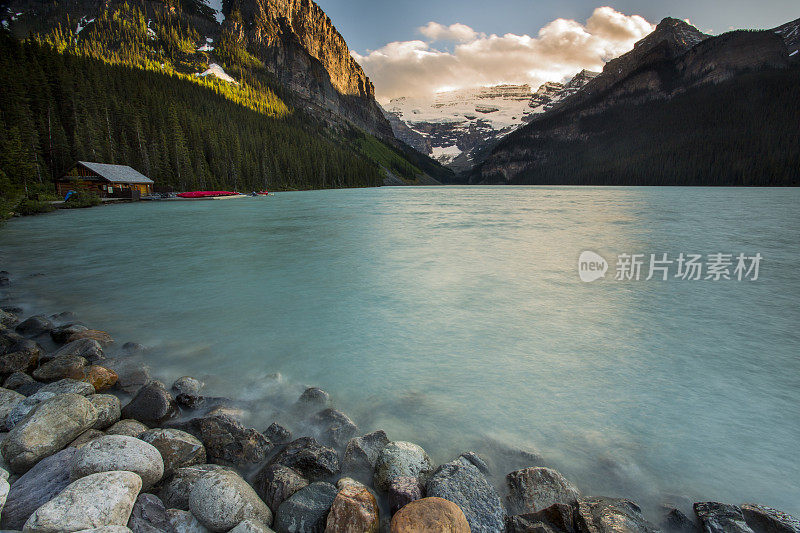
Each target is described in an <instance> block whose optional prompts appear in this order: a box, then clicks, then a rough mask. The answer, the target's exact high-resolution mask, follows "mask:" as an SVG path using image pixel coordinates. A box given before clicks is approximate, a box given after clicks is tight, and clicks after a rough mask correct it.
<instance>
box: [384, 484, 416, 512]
mask: <svg viewBox="0 0 800 533" xmlns="http://www.w3.org/2000/svg"><path fill="white" fill-rule="evenodd" d="M388 492H389V494H388V498H389V512H391V513H392V514H394V513H396V512H397V511H399V510H400V509H402V508H403V507H405V506H406V505H408V504H409V503H411V502H413V501H416V500H419V499H421V498H422V487H421V486H420V484H419V480H418V479H417V478H415V477H406V476H399V477H396V478H393V479H392V482H391V484H390V485H389V491H388Z"/></svg>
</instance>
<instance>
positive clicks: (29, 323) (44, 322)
mask: <svg viewBox="0 0 800 533" xmlns="http://www.w3.org/2000/svg"><path fill="white" fill-rule="evenodd" d="M54 327H55V325H54V324H53V323H52V322H51V321H50V320H49V319H48V318H47V317H45V316H42V315H35V316H32V317H30V318H28V319H26V320H23V321H22V322H20V323H19V324H17V327H16V328H14V331H16V332H17V333H19V334H20V335H25V336H26V337H36V336H38V335H41V334H42V333H47V332H48V331H50V330H51V329H53V328H54Z"/></svg>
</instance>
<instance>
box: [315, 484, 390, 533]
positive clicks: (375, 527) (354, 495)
mask: <svg viewBox="0 0 800 533" xmlns="http://www.w3.org/2000/svg"><path fill="white" fill-rule="evenodd" d="M379 530H380V511H379V510H378V502H377V501H376V500H375V496H373V495H372V493H371V492H370V491H369V490H368V489H367V488H366V487H363V486H357V485H350V486H347V487H345V488H343V489H342V490H340V491H339V493H338V494H337V495H336V498H335V499H334V500H333V504H332V505H331V510H330V512H329V513H328V518H327V520H326V526H325V533H357V532H358V533H378V531H379Z"/></svg>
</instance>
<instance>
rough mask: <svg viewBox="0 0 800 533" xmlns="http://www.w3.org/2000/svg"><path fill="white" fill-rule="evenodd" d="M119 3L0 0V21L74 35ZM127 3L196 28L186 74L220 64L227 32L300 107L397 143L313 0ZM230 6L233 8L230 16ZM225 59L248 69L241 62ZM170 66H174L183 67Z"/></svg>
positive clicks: (18, 29)
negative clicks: (196, 37)
mask: <svg viewBox="0 0 800 533" xmlns="http://www.w3.org/2000/svg"><path fill="white" fill-rule="evenodd" d="M122 3H123V2H122V0H53V1H52V2H42V1H40V0H6V2H0V20H2V24H3V26H5V27H7V28H9V29H10V30H11V31H12V33H14V34H15V35H16V36H17V37H18V38H25V37H27V36H29V35H31V34H33V33H41V34H46V33H48V32H49V31H52V30H53V29H54V28H56V27H59V26H60V27H61V28H63V29H65V30H70V31H72V32H76V36H75V39H76V41H77V40H78V38H79V37H80V36H79V35H78V33H80V31H83V28H86V27H87V25H88V24H91V21H93V20H95V19H96V18H97V17H98V16H100V14H101V13H103V12H104V11H107V10H113V9H115V8H116V7H118V6H120V5H122ZM127 3H128V4H131V5H135V6H137V7H138V8H140V9H142V11H143V12H144V13H145V14H146V16H147V18H148V20H153V21H155V20H158V19H159V18H163V17H164V13H169V15H170V16H175V17H178V18H179V19H180V23H181V26H182V27H183V28H190V29H191V30H192V31H196V32H197V34H198V35H199V36H200V41H199V42H197V43H196V46H197V52H186V55H187V57H186V58H185V59H186V61H185V62H184V63H185V65H186V67H185V68H184V72H185V73H192V69H194V71H198V72H203V71H204V70H205V69H206V68H208V66H209V65H210V64H211V63H223V62H224V60H225V59H226V58H224V57H222V55H221V54H218V52H220V46H219V45H220V42H221V40H222V39H223V37H224V36H225V35H229V36H232V37H233V40H234V41H235V43H236V46H237V47H241V48H242V49H243V50H245V51H246V52H247V53H248V54H251V55H252V56H253V57H255V58H256V59H257V60H258V61H260V62H261V63H263V65H264V67H266V69H267V70H269V71H270V72H271V73H272V74H273V76H274V77H275V78H276V79H277V81H278V82H280V83H281V84H282V85H284V86H285V87H287V88H288V89H290V90H291V91H292V92H294V93H295V94H296V95H297V96H298V97H299V99H300V101H299V102H297V104H298V105H299V106H301V107H305V108H306V110H308V111H309V112H311V113H313V114H315V115H317V116H319V117H321V118H323V119H326V120H328V121H329V122H330V123H332V124H336V123H341V122H342V121H346V122H350V123H352V124H354V125H356V126H358V127H360V128H362V129H364V130H366V131H367V132H369V133H372V134H373V135H376V136H377V137H380V138H381V139H383V140H386V141H388V142H390V143H392V144H395V143H396V142H397V141H396V139H395V137H394V135H393V134H392V129H391V126H390V125H389V123H388V121H387V120H386V118H385V117H384V116H383V113H382V111H381V109H380V106H378V104H377V102H376V101H375V89H374V87H373V85H372V82H371V81H370V80H369V78H367V76H366V75H365V74H364V71H363V70H362V69H361V66H359V64H358V63H357V62H356V61H355V60H354V59H353V58H352V57H351V55H350V50H349V48H348V47H347V43H346V42H345V40H344V38H343V37H342V36H341V35H340V34H339V32H338V31H337V30H336V28H335V27H334V25H333V23H332V22H331V20H330V18H329V17H328V16H327V15H326V14H325V12H324V11H323V10H322V9H321V8H320V7H319V6H318V5H317V4H316V3H314V2H313V1H311V0H223V1H222V6H221V9H220V6H219V2H218V1H216V2H215V1H213V0H166V1H161V0H157V1H156V0H128V1H127ZM212 4H214V6H215V7H212ZM234 13H236V14H237V15H236V16H233V15H234ZM148 24H149V22H148ZM121 44H122V45H123V46H124V45H125V43H121ZM227 59H230V58H227ZM206 60H207V61H206ZM204 61H205V62H206V64H201V63H203V62H204ZM229 63H235V61H229ZM189 65H191V68H190V67H189ZM228 66H229V67H241V68H242V69H243V70H247V69H251V68H254V67H253V65H246V64H245V65H238V64H236V65H234V64H229V65H228ZM176 68H177V69H178V70H180V68H181V66H180V65H176ZM258 68H261V67H260V66H259V67H258Z"/></svg>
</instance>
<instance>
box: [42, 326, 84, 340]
mask: <svg viewBox="0 0 800 533" xmlns="http://www.w3.org/2000/svg"><path fill="white" fill-rule="evenodd" d="M87 329H89V328H87V327H86V326H84V325H83V324H75V323H69V324H64V325H62V326H57V327H55V328H53V329H51V330H50V338H51V339H53V342H55V343H58V344H64V343H65V342H67V339H69V338H70V336H71V335H73V334H74V333H78V332H79V331H86V330H87Z"/></svg>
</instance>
